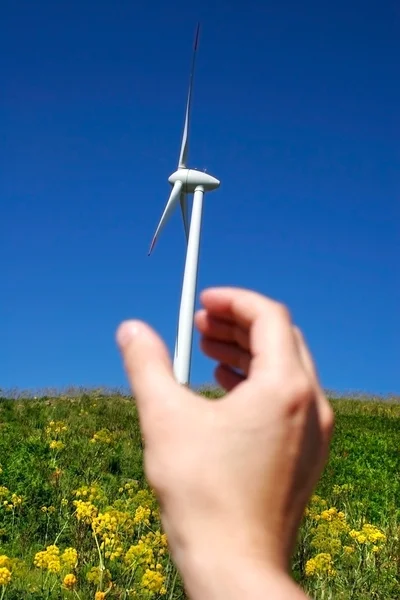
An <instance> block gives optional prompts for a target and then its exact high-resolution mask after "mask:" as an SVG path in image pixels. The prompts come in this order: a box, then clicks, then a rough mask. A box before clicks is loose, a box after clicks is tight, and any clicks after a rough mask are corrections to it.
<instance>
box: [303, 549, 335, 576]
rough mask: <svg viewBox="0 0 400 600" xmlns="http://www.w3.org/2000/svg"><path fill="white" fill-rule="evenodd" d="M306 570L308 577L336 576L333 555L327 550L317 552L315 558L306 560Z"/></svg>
mask: <svg viewBox="0 0 400 600" xmlns="http://www.w3.org/2000/svg"><path fill="white" fill-rule="evenodd" d="M305 572H306V576H307V577H312V576H314V575H328V576H330V577H333V576H335V575H336V571H335V569H334V568H333V562H332V556H331V555H330V554H328V553H326V552H322V553H321V554H317V555H316V556H315V557H314V558H310V560H308V561H307V562H306V568H305Z"/></svg>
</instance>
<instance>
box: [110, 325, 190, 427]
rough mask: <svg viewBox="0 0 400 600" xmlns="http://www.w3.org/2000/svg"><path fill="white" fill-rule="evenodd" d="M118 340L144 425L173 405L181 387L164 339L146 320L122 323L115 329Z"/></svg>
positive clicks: (178, 397)
mask: <svg viewBox="0 0 400 600" xmlns="http://www.w3.org/2000/svg"><path fill="white" fill-rule="evenodd" d="M117 343H118V345H119V348H120V351H121V354H122V358H123V361H124V366H125V370H126V373H127V376H128V380H129V383H130V385H131V387H132V389H133V390H134V394H135V398H136V402H137V406H138V410H139V416H140V419H141V421H142V422H143V423H144V424H145V425H147V424H149V423H150V421H151V419H152V418H153V417H154V416H155V415H156V414H157V413H160V412H161V411H163V410H165V409H166V408H168V407H169V408H171V407H173V406H174V405H176V404H177V403H178V402H179V399H180V398H181V394H182V392H183V389H182V388H181V387H180V386H179V385H178V384H177V382H176V381H175V379H174V375H173V370H172V364H171V360H170V357H169V354H168V350H167V348H166V346H165V344H164V342H163V341H162V340H161V338H160V337H159V336H158V335H157V333H156V332H155V331H154V330H153V329H151V327H149V326H148V325H146V323H143V322H141V321H126V322H125V323H122V324H121V325H120V327H119V328H118V331H117ZM148 422H149V423H148Z"/></svg>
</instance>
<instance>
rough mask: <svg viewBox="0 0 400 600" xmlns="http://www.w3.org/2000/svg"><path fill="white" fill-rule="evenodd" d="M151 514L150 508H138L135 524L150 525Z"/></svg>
mask: <svg viewBox="0 0 400 600" xmlns="http://www.w3.org/2000/svg"><path fill="white" fill-rule="evenodd" d="M150 514H151V510H150V508H145V507H143V506H138V507H137V509H136V511H135V518H134V523H135V525H138V524H139V523H145V525H149V524H150V521H149V517H150Z"/></svg>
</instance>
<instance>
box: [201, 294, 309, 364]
mask: <svg viewBox="0 0 400 600" xmlns="http://www.w3.org/2000/svg"><path fill="white" fill-rule="evenodd" d="M201 301H202V304H203V306H204V308H205V309H206V310H207V312H208V313H209V314H210V315H211V316H213V317H218V318H222V319H231V320H233V321H234V322H235V323H236V324H237V325H239V326H240V327H242V328H244V329H248V330H249V340H250V352H251V354H252V355H253V357H254V360H253V363H252V372H253V370H254V372H263V371H265V369H268V368H271V369H274V370H282V369H284V368H286V367H289V368H293V365H294V363H295V364H296V365H299V364H300V363H299V356H298V351H297V345H296V342H295V339H294V335H293V328H292V322H291V318H290V314H289V311H288V310H287V308H286V307H285V306H283V305H282V304H280V303H278V302H275V301H274V300H271V299H270V298H267V297H265V296H262V295H261V294H258V293H256V292H252V291H249V290H244V289H240V288H211V289H208V290H205V291H204V292H203V293H202V294H201Z"/></svg>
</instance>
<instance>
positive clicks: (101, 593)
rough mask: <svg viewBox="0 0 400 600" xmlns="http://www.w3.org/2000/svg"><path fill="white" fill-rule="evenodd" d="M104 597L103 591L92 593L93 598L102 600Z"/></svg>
mask: <svg viewBox="0 0 400 600" xmlns="http://www.w3.org/2000/svg"><path fill="white" fill-rule="evenodd" d="M105 597H106V593H105V592H96V593H95V595H94V600H104V598H105Z"/></svg>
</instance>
